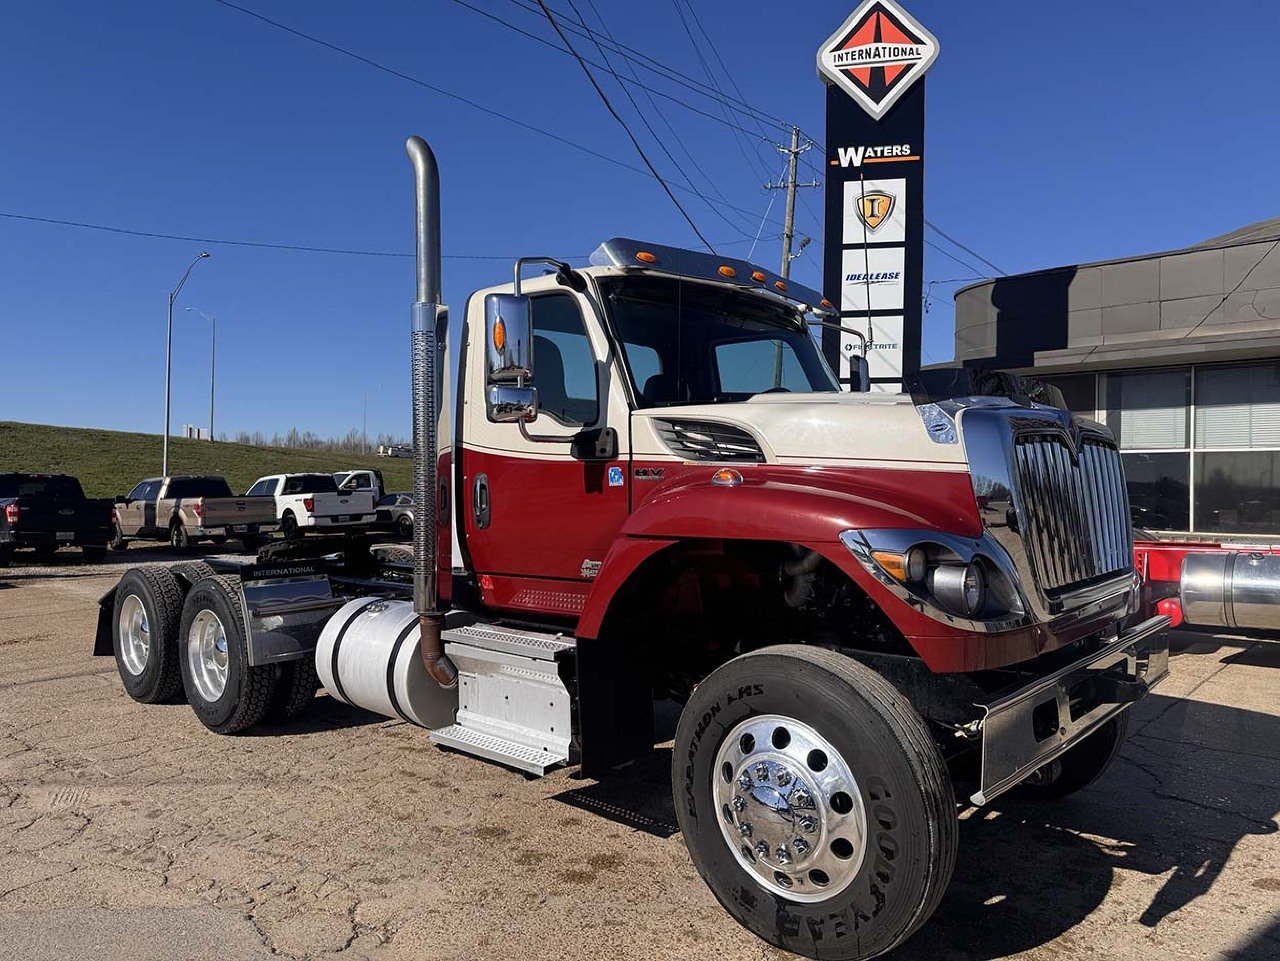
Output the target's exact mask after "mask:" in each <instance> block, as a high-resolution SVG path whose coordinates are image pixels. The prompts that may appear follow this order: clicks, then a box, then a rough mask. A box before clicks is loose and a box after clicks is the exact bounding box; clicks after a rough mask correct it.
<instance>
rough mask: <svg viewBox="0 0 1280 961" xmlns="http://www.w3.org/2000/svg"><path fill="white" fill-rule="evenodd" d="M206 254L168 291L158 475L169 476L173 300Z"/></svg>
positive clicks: (194, 261)
mask: <svg viewBox="0 0 1280 961" xmlns="http://www.w3.org/2000/svg"><path fill="white" fill-rule="evenodd" d="M208 256H209V252H208V251H207V250H202V251H200V253H199V254H198V255H196V259H195V260H193V261H191V266H190V267H188V268H187V272H186V273H185V274H183V275H182V279H181V280H180V281H178V286H177V287H174V288H173V290H171V291H169V326H168V330H167V332H166V334H165V340H164V454H163V457H162V459H161V462H160V475H161V476H162V477H168V476H169V401H170V397H171V387H172V384H173V302H174V301H175V300H177V299H178V293H179V292H180V291H181V290H182V285H183V284H185V283H186V282H187V278H188V277H190V276H191V271H192V270H193V269H194V268H195V266H196V264H198V263H199V262H200V261H202V260H204V259H205V258H206V257H208Z"/></svg>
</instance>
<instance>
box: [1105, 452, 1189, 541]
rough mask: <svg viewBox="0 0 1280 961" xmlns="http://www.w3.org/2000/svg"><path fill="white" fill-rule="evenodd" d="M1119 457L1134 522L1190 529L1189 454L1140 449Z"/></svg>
mask: <svg viewBox="0 0 1280 961" xmlns="http://www.w3.org/2000/svg"><path fill="white" fill-rule="evenodd" d="M1121 457H1122V458H1123V460H1124V476H1125V480H1126V481H1127V482H1128V485H1129V508H1130V511H1131V514H1132V517H1133V525H1134V526H1135V527H1144V528H1147V529H1148V530H1153V531H1185V530H1190V527H1189V523H1190V520H1191V476H1190V472H1191V456H1190V455H1189V454H1185V453H1181V452H1177V453H1168V454H1150V453H1141V452H1139V453H1127V454H1122V455H1121Z"/></svg>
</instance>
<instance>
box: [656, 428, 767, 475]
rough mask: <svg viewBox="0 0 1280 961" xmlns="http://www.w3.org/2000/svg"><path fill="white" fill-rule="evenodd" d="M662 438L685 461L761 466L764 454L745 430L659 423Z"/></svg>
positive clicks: (659, 433) (672, 451)
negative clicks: (728, 462)
mask: <svg viewBox="0 0 1280 961" xmlns="http://www.w3.org/2000/svg"><path fill="white" fill-rule="evenodd" d="M654 424H655V426H656V427H657V428H658V436H659V437H661V438H662V440H663V443H665V444H666V445H667V447H669V448H670V449H671V453H673V454H675V455H676V456H677V457H683V458H684V459H685V460H696V461H737V462H746V463H757V464H758V463H761V462H762V461H763V460H764V453H763V452H762V451H761V450H760V445H759V444H758V443H756V439H755V438H754V437H752V436H751V435H750V434H748V433H747V432H746V431H745V430H742V429H741V428H738V427H730V426H729V425H728V424H714V423H709V422H706V421H697V420H658V421H655V422H654Z"/></svg>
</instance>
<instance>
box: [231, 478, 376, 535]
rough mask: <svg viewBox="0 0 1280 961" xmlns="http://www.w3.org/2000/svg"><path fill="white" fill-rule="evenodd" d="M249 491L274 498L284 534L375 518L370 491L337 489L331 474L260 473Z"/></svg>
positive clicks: (366, 521)
mask: <svg viewBox="0 0 1280 961" xmlns="http://www.w3.org/2000/svg"><path fill="white" fill-rule="evenodd" d="M249 494H250V495H269V496H272V497H274V498H275V499H276V516H277V517H278V518H279V519H280V530H281V531H282V532H283V533H284V536H285V537H288V538H298V537H301V536H302V535H303V534H304V533H306V532H307V531H308V530H332V529H335V528H345V527H355V526H357V525H360V524H372V523H373V521H374V520H375V519H376V518H377V511H376V509H375V508H374V497H373V494H372V493H371V492H369V491H339V490H338V484H337V482H336V481H334V479H333V475H332V474H272V475H271V476H269V477H260V478H258V480H257V481H256V482H255V483H254V485H253V486H252V487H250V488H249Z"/></svg>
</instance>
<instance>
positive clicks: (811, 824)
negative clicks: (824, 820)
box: [800, 817, 818, 834]
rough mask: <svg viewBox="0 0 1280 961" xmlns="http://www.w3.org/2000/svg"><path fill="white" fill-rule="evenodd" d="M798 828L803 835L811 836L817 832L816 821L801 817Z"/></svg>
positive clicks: (815, 819)
mask: <svg viewBox="0 0 1280 961" xmlns="http://www.w3.org/2000/svg"><path fill="white" fill-rule="evenodd" d="M800 827H801V829H802V830H803V831H804V833H805V834H813V833H815V832H816V831H817V830H818V819H817V818H811V817H802V818H801V819H800Z"/></svg>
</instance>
